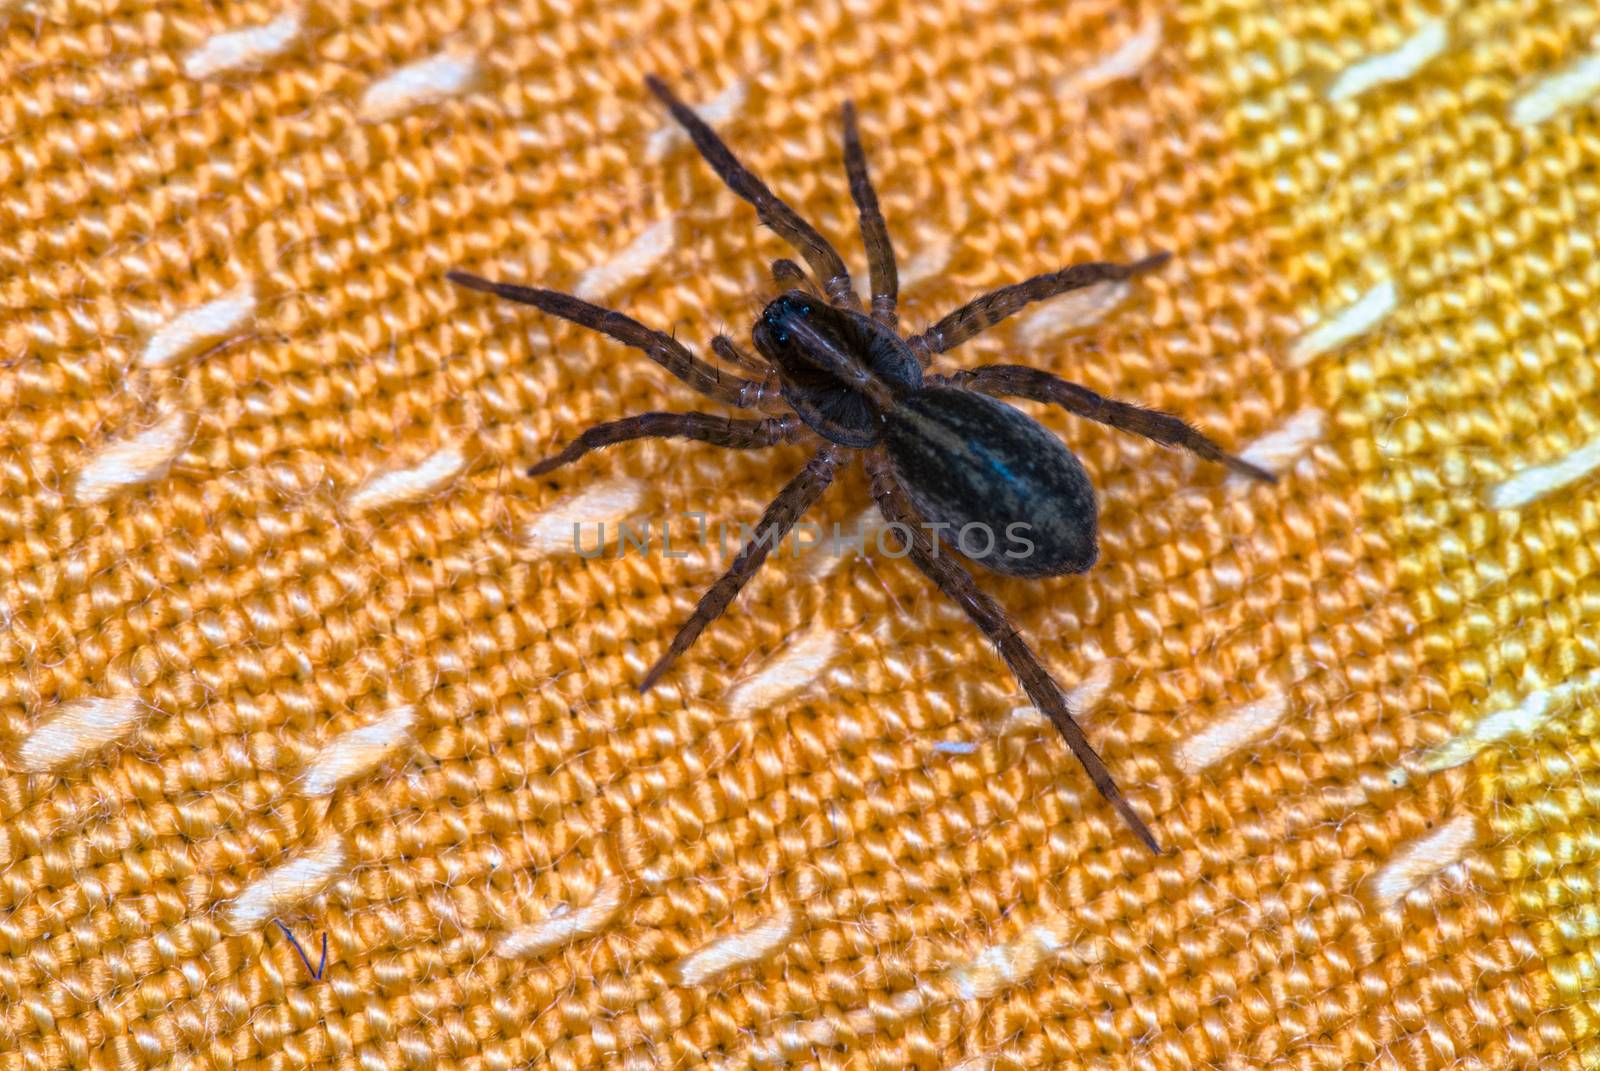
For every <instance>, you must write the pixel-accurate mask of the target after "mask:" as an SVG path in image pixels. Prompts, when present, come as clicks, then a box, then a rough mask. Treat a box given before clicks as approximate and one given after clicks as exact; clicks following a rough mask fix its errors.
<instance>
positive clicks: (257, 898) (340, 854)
mask: <svg viewBox="0 0 1600 1071" xmlns="http://www.w3.org/2000/svg"><path fill="white" fill-rule="evenodd" d="M345 866H346V864H345V847H344V843H343V842H342V841H341V840H340V839H339V838H337V837H330V838H328V839H327V840H324V841H322V842H321V843H320V844H318V845H316V846H315V847H313V848H311V849H310V850H309V851H307V852H305V853H304V854H302V855H298V856H295V857H294V858H292V859H290V860H288V861H287V862H285V863H283V864H282V865H280V866H278V867H277V868H275V869H273V870H269V871H267V872H266V873H265V874H263V875H262V876H261V877H260V878H257V879H256V880H255V881H254V882H253V883H252V884H251V885H250V886H249V887H247V888H246V889H245V890H244V892H242V893H240V894H239V896H238V898H237V899H236V900H234V901H233V902H232V903H231V904H229V905H228V906H227V909H226V913H227V916H228V921H229V923H230V924H231V925H232V926H233V929H234V930H235V931H236V932H238V933H248V932H249V931H251V930H254V929H255V928H257V927H258V926H260V925H261V924H262V923H264V922H266V921H267V920H268V919H270V918H272V917H273V916H274V915H281V914H283V913H284V912H286V911H287V910H289V909H290V908H292V907H294V906H295V905H296V904H300V903H303V902H305V901H306V900H309V899H310V898H311V897H313V896H315V895H317V894H318V893H319V892H321V891H322V890H323V889H324V888H326V887H327V886H328V884H329V883H330V882H332V881H333V879H334V878H335V877H337V876H338V875H339V874H340V873H341V872H342V871H343V870H344V869H345Z"/></svg>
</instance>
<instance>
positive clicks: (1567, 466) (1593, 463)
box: [1489, 439, 1600, 509]
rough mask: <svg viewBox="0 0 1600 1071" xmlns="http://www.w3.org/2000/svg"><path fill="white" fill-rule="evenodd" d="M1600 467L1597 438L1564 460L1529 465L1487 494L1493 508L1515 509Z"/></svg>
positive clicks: (1599, 440)
mask: <svg viewBox="0 0 1600 1071" xmlns="http://www.w3.org/2000/svg"><path fill="white" fill-rule="evenodd" d="M1597 468H1600V439H1596V440H1595V441H1593V442H1590V443H1585V444H1584V445H1582V446H1580V447H1578V448H1577V449H1576V450H1574V451H1572V452H1571V453H1570V454H1567V455H1566V456H1564V457H1560V458H1557V459H1556V460H1554V461H1551V462H1548V463H1546V464H1543V465H1533V466H1530V467H1529V468H1525V469H1523V470H1522V471H1520V472H1517V473H1515V474H1514V475H1512V476H1511V477H1510V478H1508V479H1506V480H1504V481H1502V482H1500V483H1498V484H1496V485H1495V486H1494V487H1493V488H1491V489H1490V491H1489V505H1491V506H1493V507H1494V508H1495V509H1517V508H1518V507H1520V506H1526V505H1527V504H1528V503H1530V502H1534V501H1536V500H1538V499H1540V498H1543V497H1544V496H1545V495H1547V494H1549V493H1550V492H1551V491H1555V490H1559V489H1560V488H1562V487H1565V486H1567V485H1568V484H1571V483H1576V482H1577V481H1579V480H1581V479H1583V478H1584V477H1586V476H1588V475H1590V474H1591V473H1593V472H1594V471H1595V469H1597Z"/></svg>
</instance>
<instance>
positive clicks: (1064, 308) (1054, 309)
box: [1017, 279, 1133, 346]
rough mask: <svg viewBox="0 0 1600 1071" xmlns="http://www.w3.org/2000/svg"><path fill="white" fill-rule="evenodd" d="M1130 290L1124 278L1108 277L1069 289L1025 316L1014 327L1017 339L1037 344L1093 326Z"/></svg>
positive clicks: (1130, 285)
mask: <svg viewBox="0 0 1600 1071" xmlns="http://www.w3.org/2000/svg"><path fill="white" fill-rule="evenodd" d="M1131 293H1133V284H1132V283H1130V282H1128V281H1127V280H1126V279H1107V280H1105V281H1103V282H1098V283H1095V284H1094V285H1093V286H1086V287H1084V288H1083V289H1081V290H1069V291H1067V292H1066V293H1065V294H1062V295H1061V296H1059V297H1054V298H1051V299H1050V300H1049V301H1046V302H1045V303H1044V304H1042V305H1040V306H1039V307H1038V308H1037V309H1035V310H1034V311H1033V312H1030V313H1029V314H1027V315H1026V316H1024V317H1023V318H1022V321H1021V323H1020V324H1018V326H1017V341H1018V342H1020V343H1022V344H1023V345H1024V346H1038V345H1042V344H1043V343H1046V342H1053V341H1055V340H1057V339H1060V338H1064V337H1066V336H1067V335H1070V334H1072V332H1074V331H1081V330H1083V329H1084V328H1086V327H1090V326H1093V325H1094V324H1096V323H1098V322H1099V321H1101V320H1103V319H1104V318H1105V316H1106V314H1107V313H1109V312H1110V311H1111V310H1112V309H1115V308H1116V307H1117V306H1118V305H1120V304H1122V303H1123V302H1124V301H1126V300H1127V299H1128V295H1129V294H1131Z"/></svg>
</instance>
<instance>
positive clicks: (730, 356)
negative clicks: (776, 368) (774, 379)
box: [711, 335, 772, 378]
mask: <svg viewBox="0 0 1600 1071" xmlns="http://www.w3.org/2000/svg"><path fill="white" fill-rule="evenodd" d="M711 352H712V353H714V354H716V355H717V356H718V357H721V358H722V359H723V360H724V361H726V362H728V363H729V364H731V365H733V366H734V367H735V368H743V369H744V370H745V371H746V372H754V373H755V374H756V375H758V376H761V377H763V378H765V377H767V376H770V375H772V366H771V365H769V364H767V362H766V361H764V360H762V359H761V358H760V357H757V356H756V355H755V354H753V353H751V352H750V351H749V350H747V349H745V348H744V347H743V346H741V345H739V344H738V343H737V342H735V341H734V340H733V339H731V338H729V337H728V336H727V335H717V336H716V337H715V338H713V339H712V340H711Z"/></svg>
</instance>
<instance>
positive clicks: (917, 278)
mask: <svg viewBox="0 0 1600 1071" xmlns="http://www.w3.org/2000/svg"><path fill="white" fill-rule="evenodd" d="M954 256H955V243H954V242H952V241H951V240H950V239H948V238H946V239H945V240H943V241H939V242H931V243H929V244H928V245H925V246H922V247H921V248H919V249H918V250H917V251H916V252H915V253H913V254H911V256H909V257H907V258H906V263H905V267H903V268H902V269H901V270H900V288H901V289H902V290H904V289H906V288H908V287H913V286H916V285H917V284H918V283H920V282H922V281H924V280H926V279H932V278H935V277H937V276H938V275H939V273H940V272H942V271H944V270H945V269H946V268H948V267H949V266H950V261H951V258H953V257H954ZM863 296H865V295H863Z"/></svg>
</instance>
